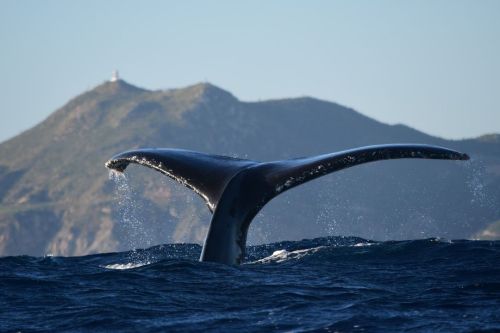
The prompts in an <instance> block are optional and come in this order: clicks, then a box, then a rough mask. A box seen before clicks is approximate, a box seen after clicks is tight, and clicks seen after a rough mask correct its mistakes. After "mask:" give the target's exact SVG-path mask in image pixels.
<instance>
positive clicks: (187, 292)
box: [0, 237, 500, 332]
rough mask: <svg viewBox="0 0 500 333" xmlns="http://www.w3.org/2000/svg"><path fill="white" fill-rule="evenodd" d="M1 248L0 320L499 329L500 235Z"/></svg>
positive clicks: (46, 328)
mask: <svg viewBox="0 0 500 333" xmlns="http://www.w3.org/2000/svg"><path fill="white" fill-rule="evenodd" d="M247 251H248V253H247V259H246V261H245V263H244V264H243V265H240V266H228V265H223V264H214V263H207V262H199V261H198V257H199V255H200V252H201V247H200V246H199V245H195V244H167V245H161V246H155V247H151V248H149V249H144V250H135V251H129V252H119V253H107V254H96V255H88V256H82V257H57V256H46V257H29V256H16V257H2V258H0V309H1V310H0V331H1V332H231V331H238V332H499V331H500V241H468V240H453V241H450V240H444V239H435V238H432V239H422V240H410V241H388V242H374V241H368V240H364V239H360V238H355V237H326V238H317V239H312V240H302V241H293V242H292V241H291V242H280V243H273V244H266V245H258V246H249V247H248V249H247Z"/></svg>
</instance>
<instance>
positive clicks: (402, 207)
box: [0, 80, 500, 255]
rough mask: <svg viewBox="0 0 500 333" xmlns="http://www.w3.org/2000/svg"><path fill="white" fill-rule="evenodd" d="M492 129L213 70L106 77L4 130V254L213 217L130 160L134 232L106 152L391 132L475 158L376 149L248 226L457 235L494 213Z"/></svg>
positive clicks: (122, 239)
mask: <svg viewBox="0 0 500 333" xmlns="http://www.w3.org/2000/svg"><path fill="white" fill-rule="evenodd" d="M498 137H499V136H498V135H488V136H483V137H480V138H477V139H471V140H462V141H448V140H444V139H440V138H436V137H432V136H429V135H426V134H424V133H421V132H418V131H416V130H414V129H411V128H409V127H407V126H404V125H394V126H391V125H386V124H383V123H380V122H377V121H375V120H373V119H370V118H368V117H365V116H363V115H362V114H360V113H358V112H356V111H354V110H352V109H349V108H345V107H343V106H341V105H338V104H335V103H330V102H325V101H321V100H317V99H314V98H309V97H304V98H293V99H284V100H272V101H264V102H252V103H248V102H242V101H239V100H238V99H237V98H235V97H234V96H233V95H231V94H230V93H228V92H227V91H224V90H222V89H220V88H218V87H215V86H213V85H211V84H197V85H194V86H190V87H187V88H183V89H175V90H166V91H149V90H144V89H140V88H137V87H134V86H132V85H130V84H128V83H126V82H124V81H121V80H120V81H117V82H106V83H103V84H101V85H99V86H97V87H96V88H94V89H92V90H90V91H88V92H85V93H84V94H82V95H80V96H78V97H76V98H74V99H73V100H71V101H70V102H68V103H67V104H66V105H64V106H63V107H62V108H60V109H59V110H57V111H56V112H54V113H53V114H52V115H51V116H50V117H48V118H47V119H46V120H45V121H43V122H42V123H40V124H39V125H37V126H35V127H33V128H32V129H30V130H28V131H26V132H24V133H22V134H20V135H18V136H16V137H14V138H12V139H11V140H8V141H6V142H4V143H2V144H0V254H1V255H11V254H31V255H43V254H45V253H53V254H61V255H80V254H87V253H94V252H103V251H115V250H122V249H126V248H129V247H133V246H140V247H143V246H149V245H153V244H158V243H167V242H187V241H189V242H193V241H196V242H199V241H202V240H203V238H204V235H205V231H206V228H207V226H208V222H209V218H210V216H209V213H208V211H207V209H206V208H205V207H204V205H203V203H202V201H201V200H198V198H197V197H196V196H195V195H194V194H193V193H191V192H190V191H188V190H185V189H183V188H182V187H181V186H180V185H178V184H175V183H174V182H173V181H170V180H168V179H167V178H166V177H164V176H162V175H160V174H157V173H155V172H154V171H151V170H147V169H145V168H140V167H134V168H130V170H128V171H127V175H128V177H129V183H130V184H129V186H131V187H132V188H133V191H134V192H135V198H136V200H137V202H136V203H135V204H134V205H133V206H134V209H135V213H136V215H135V216H133V217H130V216H129V217H127V219H129V220H130V218H132V219H135V218H136V216H138V215H142V217H141V221H140V222H141V223H142V224H143V227H141V228H139V229H140V230H133V232H131V230H132V229H134V228H131V226H130V225H127V223H123V221H121V220H123V216H121V214H120V213H123V209H122V211H120V209H119V207H118V206H119V205H118V203H117V200H116V193H115V185H114V183H113V182H112V181H111V180H109V179H108V171H107V170H106V169H105V168H104V162H105V161H106V160H107V159H108V158H109V157H111V156H112V155H114V154H116V153H118V152H121V151H124V150H128V149H131V148H139V147H179V148H184V149H192V150H199V151H203V152H206V153H217V154H224V155H230V156H237V157H241V158H249V159H255V160H277V159H287V158H293V157H300V156H309V155H316V154H321V153H327V152H333V151H337V150H342V149H348V148H353V147H357V146H364V145H372V144H382V143H398V142H399V143H428V144H437V145H442V146H446V147H449V148H454V149H458V150H461V151H464V152H467V153H469V154H470V155H471V156H472V161H471V162H467V163H460V162H449V161H391V162H380V163H373V164H370V165H363V166H359V167H356V168H353V169H349V170H345V171H341V172H339V173H336V174H332V175H329V176H326V177H323V178H321V179H318V180H315V181H313V182H312V183H310V184H306V185H304V186H301V187H299V188H297V189H294V190H292V191H290V192H289V193H285V194H284V195H282V196H280V197H278V198H276V199H274V200H273V201H272V202H271V203H270V204H269V205H268V206H267V207H266V208H264V210H263V212H262V213H261V214H259V215H258V217H257V218H256V220H255V221H254V223H253V225H252V226H251V227H250V233H249V240H250V242H269V241H275V240H282V239H300V238H309V237H316V236H322V235H332V234H334V235H354V236H360V237H364V238H372V239H402V238H404V239H407V238H423V237H432V236H442V237H448V238H466V237H470V236H471V235H473V234H477V233H478V232H479V231H480V230H482V229H484V228H487V227H488V225H489V224H490V223H492V222H493V221H497V220H498V219H500V210H499V205H498V203H499V202H500V140H499V139H498ZM129 210H130V208H129ZM129 215H130V214H129ZM129 222H130V221H129ZM134 223H136V224H137V223H139V222H138V221H135V222H134ZM136 229H137V228H136Z"/></svg>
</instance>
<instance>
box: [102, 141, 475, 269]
mask: <svg viewBox="0 0 500 333" xmlns="http://www.w3.org/2000/svg"><path fill="white" fill-rule="evenodd" d="M399 158H425V159H446V160H467V159H469V156H468V155H466V154H463V153H460V152H457V151H454V150H450V149H447V148H443V147H438V146H430V145H417V144H393V145H376V146H368V147H361V148H356V149H351V150H345V151H341V152H335V153H331V154H324V155H318V156H313V157H305V158H297V159H291V160H283V161H275V162H257V161H251V160H245V159H238V158H231V157H227V156H220V155H211V154H204V153H199V152H194V151H188V150H180V149H137V150H131V151H127V152H124V153H121V154H118V155H116V156H114V157H112V158H111V159H110V160H109V161H108V162H106V167H108V168H110V169H114V170H116V171H119V172H123V171H124V170H125V169H126V168H127V166H128V165H129V164H130V163H137V164H140V165H144V166H147V167H149V168H152V169H155V170H157V171H159V172H161V173H163V174H165V175H167V176H169V177H170V178H172V179H174V180H176V181H178V182H179V183H181V184H183V185H185V186H187V187H188V188H190V189H192V190H193V191H194V192H196V193H197V194H198V195H200V196H201V197H202V198H203V200H204V201H205V203H206V204H207V206H208V208H209V210H210V211H211V212H212V213H213V216H212V221H211V223H210V227H209V230H208V233H207V237H206V239H205V244H204V246H203V250H202V254H201V258H200V260H202V261H214V262H220V263H226V264H239V263H241V262H242V260H243V259H244V255H245V246H246V237H247V232H248V228H249V226H250V223H251V221H252V219H253V218H254V217H255V215H257V213H258V212H259V211H260V210H261V209H262V207H264V205H265V204H266V203H268V202H269V201H270V200H271V199H272V198H274V197H275V196H277V195H279V194H280V193H283V192H284V191H287V190H289V189H291V188H293V187H296V186H298V185H301V184H303V183H305V182H308V181H310V180H313V179H316V178H318V177H321V176H324V175H326V174H329V173H332V172H335V171H338V170H341V169H345V168H349V167H352V166H355V165H358V164H363V163H368V162H373V161H378V160H387V159H399Z"/></svg>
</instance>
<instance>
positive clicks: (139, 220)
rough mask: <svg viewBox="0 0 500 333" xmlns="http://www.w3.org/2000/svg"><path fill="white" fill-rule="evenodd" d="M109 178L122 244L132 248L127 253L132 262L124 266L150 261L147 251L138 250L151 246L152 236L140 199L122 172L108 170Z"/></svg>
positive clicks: (139, 264) (134, 265) (137, 265)
mask: <svg viewBox="0 0 500 333" xmlns="http://www.w3.org/2000/svg"><path fill="white" fill-rule="evenodd" d="M109 179H110V180H112V181H113V182H114V184H115V193H116V199H117V204H118V212H119V216H120V229H121V230H122V231H123V234H124V235H123V236H124V237H123V238H124V245H125V246H126V247H127V248H129V249H132V251H130V252H129V255H128V256H129V259H130V260H131V261H132V263H129V264H125V266H127V265H132V266H133V267H139V266H142V265H143V264H146V263H150V262H151V260H152V258H150V257H149V255H148V254H147V252H145V251H138V249H139V248H141V247H149V246H151V245H152V243H153V237H152V235H151V234H150V231H149V230H148V228H147V227H146V224H145V221H144V218H143V216H144V215H143V214H142V213H143V211H144V208H143V205H142V203H141V201H140V200H139V199H137V198H138V195H137V191H136V189H135V188H134V186H132V185H131V183H130V182H129V179H128V178H127V176H126V175H125V174H124V173H122V172H118V171H115V170H110V172H109ZM116 265H122V264H116ZM111 266H112V265H111ZM125 266H124V267H125ZM117 267H118V266H117ZM133 267H128V268H133ZM107 268H108V267H107ZM113 269H119V268H113ZM124 269H125V268H124Z"/></svg>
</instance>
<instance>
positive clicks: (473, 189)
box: [465, 159, 494, 207]
mask: <svg viewBox="0 0 500 333" xmlns="http://www.w3.org/2000/svg"><path fill="white" fill-rule="evenodd" d="M465 167H466V168H467V169H468V171H470V172H469V174H468V177H467V187H468V188H469V191H470V193H471V194H472V199H471V203H473V204H477V205H479V206H480V207H493V206H494V202H493V201H492V198H491V197H490V196H488V193H487V189H486V175H485V166H484V163H483V162H482V161H480V160H472V159H471V160H469V161H467V162H466V163H465Z"/></svg>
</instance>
